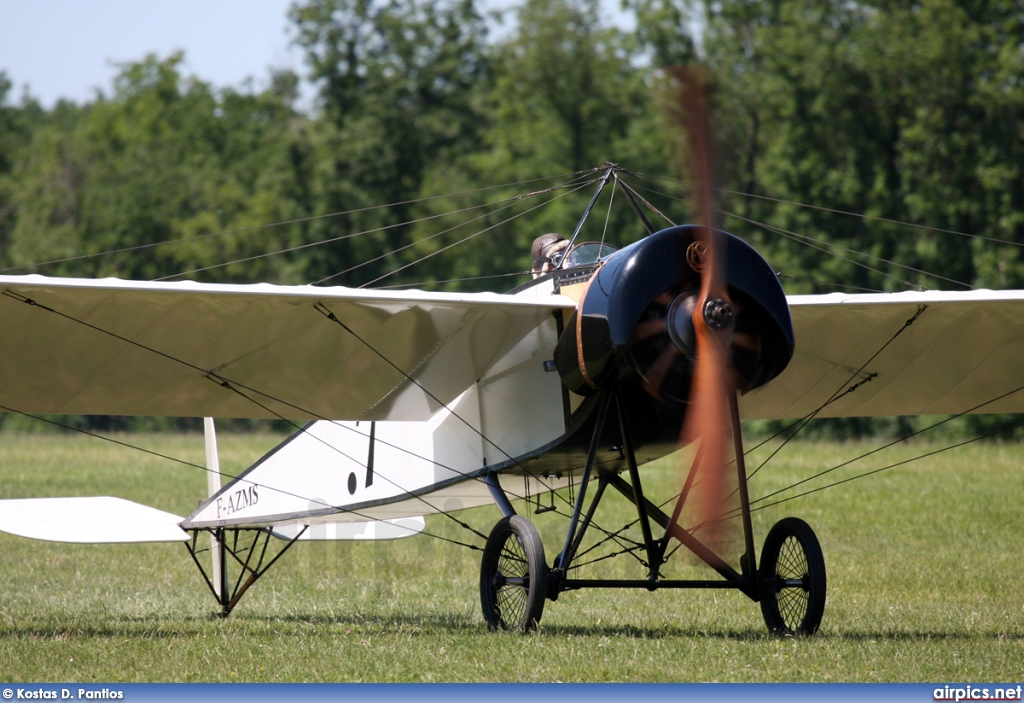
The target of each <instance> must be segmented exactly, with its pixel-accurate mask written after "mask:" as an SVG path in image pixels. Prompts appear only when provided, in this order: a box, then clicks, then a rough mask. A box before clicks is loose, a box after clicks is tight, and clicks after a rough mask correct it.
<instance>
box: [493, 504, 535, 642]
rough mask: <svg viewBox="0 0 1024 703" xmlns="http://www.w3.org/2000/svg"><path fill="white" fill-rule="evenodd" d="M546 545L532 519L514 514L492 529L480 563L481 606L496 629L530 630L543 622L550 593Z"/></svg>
mask: <svg viewBox="0 0 1024 703" xmlns="http://www.w3.org/2000/svg"><path fill="white" fill-rule="evenodd" d="M547 583H548V567H547V562H545V560H544V545H543V544H541V541H540V535H539V534H538V533H537V528H535V527H534V526H533V524H532V523H531V522H529V521H528V520H526V519H524V518H522V517H520V516H519V515H513V516H511V517H506V518H503V519H502V520H500V521H499V522H498V524H497V525H495V526H494V529H493V530H491V534H490V536H489V537H488V538H487V545H486V546H485V547H484V558H483V561H482V563H481V566H480V605H481V606H483V610H484V620H486V621H487V625H488V626H489V627H490V628H491V629H493V630H496V629H498V628H501V629H503V630H518V631H519V632H528V631H530V630H532V629H534V628H535V627H536V626H537V623H539V622H540V616H541V614H542V613H543V612H544V598H545V596H546V594H547Z"/></svg>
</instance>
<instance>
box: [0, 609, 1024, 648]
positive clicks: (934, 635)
mask: <svg viewBox="0 0 1024 703" xmlns="http://www.w3.org/2000/svg"><path fill="white" fill-rule="evenodd" d="M218 623H223V625H218ZM275 625H277V626H284V627H285V629H284V630H281V631H276V632H275V634H277V635H283V636H290V635H293V634H294V635H305V634H307V632H308V630H307V629H306V628H308V627H310V626H313V627H330V628H336V629H337V630H338V631H339V633H340V632H342V631H345V630H353V631H356V632H359V633H366V632H374V633H377V634H388V633H394V634H402V635H409V634H413V635H423V636H430V635H435V634H438V633H444V634H465V635H480V636H493V637H537V638H542V639H544V638H551V639H560V638H571V637H579V638H581V639H583V638H639V639H651V640H664V639H685V638H688V639H718V640H723V641H731V642H765V641H771V640H775V639H782V640H791V639H797V640H800V641H804V642H808V643H812V642H822V643H829V644H840V643H843V642H849V643H862V642H927V641H936V642H967V641H998V640H1005V641H1008V642H1024V633H1020V632H1010V633H1007V632H943V631H939V630H920V629H918V630H884V631H882V630H879V631H871V630H844V631H826V632H824V633H818V634H816V635H813V636H811V637H797V638H792V637H783V638H777V637H775V636H774V635H771V634H770V633H768V632H767V630H765V629H764V628H760V627H756V628H729V627H724V628H707V627H702V628H697V627H685V626H673V625H668V626H665V625H661V626H654V625H652V626H643V625H641V626H638V625H636V624H622V625H616V624H608V623H602V624H594V625H560V624H553V625H549V626H545V625H543V624H542V625H541V626H540V628H539V629H538V631H537V632H533V633H529V634H521V633H515V632H493V633H492V632H489V631H488V629H487V627H486V626H485V625H484V623H483V622H481V621H480V620H479V619H478V618H476V617H470V616H468V615H462V614H457V613H440V614H438V613H431V614H417V613H408V614H405V613H403V614H358V613H340V614H319V613H314V614H302V613H291V614H282V615H266V614H260V613H236V614H233V615H231V616H230V617H228V618H222V617H220V616H219V615H218V614H217V613H215V612H206V613H197V614H195V615H190V616H184V617H182V616H166V615H158V614H153V615H141V616H137V615H116V616H111V617H109V618H107V619H105V620H101V619H100V618H95V617H90V618H89V621H88V622H85V621H71V622H67V621H61V622H58V621H56V620H55V619H46V620H36V621H34V622H22V623H17V624H15V623H10V622H8V623H6V624H5V625H4V626H3V627H2V628H0V637H5V638H32V639H45V640H57V641H60V640H73V639H75V638H79V637H96V638H120V639H149V640H153V639H157V640H163V639H167V640H170V639H179V638H190V637H197V636H203V635H206V634H209V632H210V631H211V628H213V629H215V630H216V629H223V628H235V629H237V630H238V632H235V634H236V635H244V634H245V631H246V630H248V629H250V628H251V629H253V634H254V635H256V634H259V633H262V632H265V631H266V628H267V627H270V626H275ZM346 634H347V632H346Z"/></svg>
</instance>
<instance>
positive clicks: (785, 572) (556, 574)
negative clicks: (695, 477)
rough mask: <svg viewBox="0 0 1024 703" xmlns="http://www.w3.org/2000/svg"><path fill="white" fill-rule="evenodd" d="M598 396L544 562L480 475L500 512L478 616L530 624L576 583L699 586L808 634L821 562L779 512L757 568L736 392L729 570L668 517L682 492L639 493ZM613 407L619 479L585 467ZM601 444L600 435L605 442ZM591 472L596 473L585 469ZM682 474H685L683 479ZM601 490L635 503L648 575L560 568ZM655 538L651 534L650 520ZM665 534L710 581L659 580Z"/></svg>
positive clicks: (789, 630) (624, 425)
mask: <svg viewBox="0 0 1024 703" xmlns="http://www.w3.org/2000/svg"><path fill="white" fill-rule="evenodd" d="M606 393H607V395H606V397H604V398H601V399H600V401H599V407H600V409H599V411H598V421H597V423H596V426H595V429H594V437H593V440H592V441H591V443H590V449H589V451H588V455H587V461H586V464H585V466H584V469H583V471H582V473H581V477H580V484H579V487H578V489H577V492H576V501H575V504H574V506H573V512H572V519H571V520H570V524H569V530H568V535H567V536H566V541H565V547H564V548H563V550H562V551H561V552H560V554H559V555H558V557H557V558H556V560H555V566H554V567H553V568H551V569H549V568H548V566H547V563H546V561H545V557H544V547H543V545H542V544H541V540H540V535H539V534H538V533H537V530H536V528H535V527H534V526H533V525H532V524H531V523H530V522H529V521H528V520H526V519H525V518H524V517H521V516H519V515H516V514H515V513H514V509H513V508H512V505H511V503H510V502H509V501H508V499H507V497H506V496H505V495H504V494H503V493H502V492H501V489H500V485H499V484H498V482H497V480H496V478H493V477H492V480H491V481H490V482H489V485H490V486H491V489H492V491H494V492H495V493H496V494H497V495H496V498H498V501H497V502H498V504H499V507H501V509H502V511H503V512H504V513H505V517H504V518H503V519H502V520H501V521H499V522H498V524H497V525H495V527H494V529H493V530H492V532H491V535H490V537H489V538H488V539H487V545H486V547H485V549H484V556H483V562H482V564H481V569H480V603H481V605H482V607H483V614H484V619H485V620H486V621H487V624H488V626H489V627H491V628H492V629H506V630H518V631H521V632H526V631H529V630H533V629H534V628H536V627H537V624H538V623H539V622H540V619H541V615H542V614H543V612H544V599H545V598H546V597H547V598H550V599H551V600H555V599H556V598H557V597H558V594H559V593H561V592H563V591H570V590H576V589H581V588H643V589H646V590H650V591H653V590H658V589H662V588H700V589H734V590H738V591H740V592H742V593H744V594H745V595H746V596H747V597H749V598H750V599H751V600H753V601H755V602H760V604H761V612H762V615H763V616H764V621H765V624H766V625H767V626H768V629H769V630H770V631H771V632H772V633H774V634H777V635H812V634H814V633H815V632H817V630H818V628H819V626H820V625H821V619H822V615H823V613H824V610H825V588H826V577H825V560H824V557H823V556H822V552H821V546H820V545H819V543H818V538H817V537H816V536H815V534H814V531H813V530H812V529H811V528H810V526H808V525H807V523H806V522H804V521H803V520H800V519H798V518H794V517H788V518H785V519H783V520H780V521H779V522H778V523H776V524H775V525H774V526H773V527H772V529H771V530H770V531H769V532H768V536H767V537H766V538H765V542H764V547H763V548H762V553H761V563H760V568H758V567H757V566H756V563H757V562H756V557H755V555H754V538H753V528H752V526H751V517H750V500H749V497H748V494H747V476H746V467H745V466H744V463H743V448H742V443H741V441H740V438H739V431H740V428H739V414H738V410H737V404H736V397H735V395H732V396H731V397H730V404H731V409H732V413H731V415H732V420H733V437H734V438H735V455H736V472H737V479H738V482H739V488H738V491H737V492H738V494H739V502H740V508H739V517H740V523H741V525H742V529H743V545H744V550H745V552H744V554H743V555H742V556H741V557H740V559H739V571H737V570H736V569H735V568H734V567H733V566H731V565H730V564H729V563H728V562H727V561H726V560H725V559H723V558H722V557H721V556H719V555H718V554H717V553H716V552H715V551H714V549H713V548H712V547H711V546H709V545H708V544H705V543H704V542H702V541H701V540H700V539H699V538H698V537H697V536H696V534H695V533H694V532H691V531H689V530H686V529H684V528H683V527H682V526H681V525H680V524H679V522H678V518H679V515H680V510H681V503H682V501H685V492H684V495H683V497H682V498H681V499H680V504H677V506H676V509H675V510H674V511H673V514H672V515H671V516H670V515H668V514H666V513H665V512H664V511H662V509H661V508H660V507H659V506H657V505H655V504H654V503H652V502H651V501H650V500H648V499H647V498H645V497H644V493H643V490H642V488H641V484H640V474H639V471H638V467H637V463H636V457H635V454H634V451H633V442H632V439H631V437H630V431H629V427H628V422H627V415H626V413H625V411H624V409H623V405H622V403H621V401H620V399H618V398H617V397H615V395H614V391H608V392H606ZM611 406H614V407H615V408H616V409H617V413H618V419H619V428H620V437H619V439H621V443H620V445H619V446H621V447H622V453H623V456H624V458H625V460H626V462H627V465H628V474H626V475H628V477H629V480H628V481H627V480H626V478H625V477H624V476H623V475H620V474H619V473H618V472H610V473H603V474H600V473H598V472H596V471H594V466H595V459H596V456H597V451H598V447H599V446H601V444H602V442H601V440H602V434H603V433H604V429H605V423H606V419H607V418H606V416H607V411H608V410H609V409H610V407H611ZM605 443H607V442H605ZM595 474H596V475H595ZM592 478H597V480H598V485H597V489H596V490H595V491H593V497H592V498H590V501H589V504H587V505H585V502H586V499H587V493H588V492H587V487H588V484H589V482H590V481H591V479H592ZM691 478H692V476H691ZM608 487H611V488H614V489H615V490H616V491H618V492H619V493H620V494H622V495H623V496H625V497H626V498H627V499H628V500H629V501H630V502H631V503H633V505H634V506H635V507H636V510H637V521H638V523H639V525H640V529H641V531H642V533H643V542H642V549H643V551H644V552H645V554H646V555H647V560H646V563H647V567H648V569H649V574H648V577H647V578H646V579H574V578H569V570H570V567H571V566H572V565H573V560H574V558H575V555H576V554H577V551H578V549H579V547H580V545H581V543H582V540H583V537H584V534H585V533H586V532H587V528H588V527H589V526H590V525H591V524H592V518H593V516H594V513H595V512H596V510H597V507H598V504H599V503H600V502H601V498H602V497H603V496H604V495H605V489H606V488H608ZM655 525H657V526H659V527H660V528H661V529H662V530H663V535H662V536H661V537H660V538H658V537H655V536H654V534H655V533H654V526H655ZM670 540H675V541H677V542H679V543H681V544H682V546H684V547H686V548H687V549H688V550H689V551H691V552H693V553H694V554H695V555H696V556H697V557H698V558H699V559H700V560H701V561H703V562H704V563H706V564H707V565H708V566H710V567H711V568H712V569H714V570H715V571H716V572H717V573H718V574H719V576H721V579H719V580H673V579H663V578H661V566H662V564H663V563H664V562H665V561H666V559H667V555H668V554H670V552H669V550H668V546H669V542H670Z"/></svg>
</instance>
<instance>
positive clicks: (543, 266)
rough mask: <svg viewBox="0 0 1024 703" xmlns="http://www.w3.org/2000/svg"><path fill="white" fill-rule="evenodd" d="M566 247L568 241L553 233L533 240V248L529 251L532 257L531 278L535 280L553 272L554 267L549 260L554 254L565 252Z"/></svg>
mask: <svg viewBox="0 0 1024 703" xmlns="http://www.w3.org/2000/svg"><path fill="white" fill-rule="evenodd" d="M567 246H569V242H568V240H566V239H565V237H563V236H562V235H560V234H555V233H554V232H549V233H548V234H542V235H541V236H539V237H537V238H536V239H534V240H533V247H532V248H531V250H530V253H531V254H532V255H533V277H534V278H537V277H538V276H541V275H543V274H545V273H547V272H549V271H551V270H553V269H554V268H555V267H554V264H552V262H551V259H552V258H554V256H555V255H556V254H560V253H561V252H563V251H565V248H566V247H567Z"/></svg>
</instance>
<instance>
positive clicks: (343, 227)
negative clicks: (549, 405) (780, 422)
mask: <svg viewBox="0 0 1024 703" xmlns="http://www.w3.org/2000/svg"><path fill="white" fill-rule="evenodd" d="M623 8H624V9H625V10H626V11H627V12H630V13H632V15H633V17H635V18H636V29H635V30H631V31H627V30H624V29H622V28H618V27H615V26H610V25H609V24H607V23H606V22H604V21H603V20H602V17H601V15H600V12H599V4H598V2H597V0H525V1H524V2H523V3H522V4H521V5H520V6H519V7H518V9H516V10H515V11H514V12H510V13H506V15H508V14H511V15H514V17H505V19H506V20H514V21H512V22H511V23H508V24H504V25H501V26H502V27H503V28H504V29H503V31H502V32H500V33H499V34H498V36H496V37H494V38H491V37H490V35H489V30H491V29H493V28H494V27H495V26H496V25H495V21H494V20H493V18H490V19H489V18H488V17H485V15H484V13H483V9H482V4H481V3H480V2H478V0H416V1H415V2H409V1H401V2H400V1H399V0H297V1H296V2H295V3H294V5H293V6H292V9H291V11H290V13H289V19H290V21H291V23H292V32H293V37H294V40H295V42H296V43H297V45H299V46H300V47H302V49H303V50H304V52H305V54H306V57H307V65H308V73H307V74H306V75H304V76H301V77H300V76H297V75H294V74H291V73H287V72H283V73H275V74H272V75H269V76H266V77H265V79H264V80H257V81H254V82H251V83H250V84H249V86H248V87H246V88H241V89H239V88H220V87H216V86H213V85H210V84H209V83H206V82H204V81H203V80H202V79H201V78H199V77H197V76H191V75H186V74H185V73H184V72H183V68H182V64H183V57H182V56H181V55H172V56H168V57H163V58H161V57H157V56H147V57H145V58H143V59H141V60H140V61H139V62H137V63H132V64H126V65H124V66H122V67H121V71H120V73H119V75H118V76H117V78H116V80H115V81H114V84H113V86H112V87H111V89H110V90H109V92H104V93H98V94H97V96H96V97H95V99H94V100H92V101H91V102H88V103H85V104H74V103H70V102H61V103H59V104H57V105H56V106H54V107H53V108H52V109H44V108H43V107H41V106H40V105H39V104H38V103H37V102H36V101H35V100H33V99H32V98H31V96H26V97H23V98H21V99H20V102H16V101H15V100H14V99H13V97H12V95H11V79H12V78H17V77H15V76H6V75H4V74H3V73H2V72H0V271H2V272H4V273H24V272H40V273H46V274H50V275H80V276H105V275H116V276H120V277H126V278H139V279H159V278H168V277H185V278H193V279H197V280H217V281H225V280H226V281H274V282H286V283H324V284H340V285H367V284H373V285H402V284H405V285H408V284H418V285H437V286H441V287H459V288H463V289H465V288H490V289H495V290H501V289H506V288H509V287H511V286H512V285H514V284H515V283H516V282H518V280H519V279H516V278H496V279H495V278H494V277H496V276H500V275H501V274H508V273H511V272H521V271H523V270H524V269H526V268H528V252H529V244H530V241H531V240H532V239H533V237H535V236H536V235H538V234H540V233H543V232H548V231H561V232H566V231H568V230H571V228H572V227H573V226H574V225H575V223H576V220H577V219H578V218H579V215H580V212H581V211H582V207H583V205H584V204H585V203H586V200H587V199H588V198H589V196H590V193H591V190H589V189H588V190H585V191H580V192H576V193H569V192H568V191H567V190H561V191H552V193H549V194H548V195H547V199H548V200H551V201H552V202H551V203H550V204H549V205H548V206H546V207H544V208H542V209H538V210H537V211H535V212H530V213H529V214H528V215H527V217H524V218H521V219H519V220H515V221H514V222H513V223H512V224H511V225H506V226H501V225H503V223H505V222H506V220H508V219H509V218H510V217H511V215H512V214H514V213H516V212H523V211H526V210H530V209H531V208H532V207H533V202H532V200H531V198H530V197H519V198H518V199H517V197H516V196H523V195H524V194H530V193H535V192H538V191H542V190H544V189H545V188H549V187H552V186H556V185H559V184H563V183H567V182H569V181H570V180H571V177H570V176H568V175H563V176H561V177H559V178H556V179H555V180H539V181H534V179H543V178H546V177H552V176H559V174H573V173H577V172H581V171H586V170H588V169H591V168H593V167H596V166H600V165H601V164H603V163H604V162H606V161H613V162H616V163H620V164H621V165H622V166H623V167H625V168H627V169H630V170H632V171H637V172H641V173H648V174H653V175H655V176H659V177H664V176H669V175H673V174H676V173H678V172H679V171H680V170H683V169H680V168H678V160H677V159H676V158H675V156H674V155H676V154H678V152H679V149H678V148H677V144H678V143H679V141H680V140H679V139H678V132H679V129H680V128H679V124H678V122H677V121H676V120H675V119H674V118H673V117H672V110H671V109H668V108H671V106H672V105H673V104H674V103H675V98H674V97H673V95H672V91H671V81H670V80H669V79H668V78H667V76H666V73H665V72H664V71H661V70H660V69H661V68H663V67H666V66H671V65H678V64H683V63H694V62H700V63H704V64H706V65H707V66H709V67H710V69H711V72H712V74H713V75H714V76H715V77H716V81H717V85H718V91H717V104H718V110H717V113H716V117H715V126H716V131H717V132H718V135H717V136H718V140H719V146H718V154H719V163H720V166H721V168H720V170H721V173H720V174H719V182H720V183H721V184H722V186H723V190H722V198H721V209H722V211H723V212H724V213H725V216H724V225H725V227H726V228H727V229H729V230H730V231H733V232H735V233H736V234H738V235H740V236H742V237H744V238H747V239H748V240H750V241H751V242H752V243H754V244H755V245H756V246H758V247H759V248H760V249H761V250H762V251H763V253H765V255H766V257H767V258H768V259H769V260H770V261H772V263H773V265H774V266H776V267H777V269H778V270H779V271H780V272H781V274H782V276H783V279H784V282H785V284H786V286H787V289H788V290H790V291H791V292H820V291H830V290H836V289H846V290H893V289H902V288H907V287H913V286H924V287H929V288H961V289H962V288H965V287H993V288H999V287H1019V286H1021V285H1024V265H1022V262H1021V261H1020V259H1021V253H1020V247H1021V246H1022V245H1024V173H1022V169H1024V84H1022V80H1021V76H1024V51H1022V49H1021V46H1022V45H1024V15H1022V13H1021V12H1020V9H1019V6H1018V3H1014V2H1010V1H1009V0H991V1H987V2H986V1H984V0H924V1H922V2H914V3H900V2H890V1H888V0H875V1H874V2H838V1H831V0H830V1H828V2H820V1H818V0H814V1H812V0H719V1H716V2H699V1H698V0H623ZM302 80H306V81H309V82H311V83H312V84H313V85H314V86H315V89H316V91H317V93H316V95H317V97H316V100H315V105H314V106H313V107H312V108H306V109H300V107H299V105H300V100H299V86H300V81H302ZM256 85H259V86H262V87H259V88H254V87H253V86H256ZM644 183H645V185H646V187H647V188H648V190H647V191H642V192H643V193H644V195H645V197H648V198H650V199H652V200H653V201H655V202H656V203H658V204H659V207H660V208H661V209H662V210H663V211H664V212H665V214H666V215H667V216H669V217H670V218H671V219H673V220H676V221H679V220H684V219H686V203H685V200H683V199H681V198H676V197H674V193H678V192H680V191H685V187H683V188H682V189H680V187H679V186H678V185H677V184H676V183H674V182H672V181H669V180H652V181H647V182H644ZM500 184H519V185H513V186H509V187H505V188H498V189H493V190H480V189H481V188H484V187H485V186H494V185H500ZM456 192H461V193H462V195H460V196H459V197H457V198H452V199H434V198H433V197H432V196H435V195H438V194H441V193H456ZM556 196H557V197H556ZM563 196H564V197H563ZM488 203H491V205H488ZM495 203H498V205H495ZM385 205H390V206H389V207H381V206H385ZM452 210H460V211H461V213H460V214H459V215H455V216H446V215H445V213H447V212H450V211H452ZM626 214H628V213H626ZM616 217H617V216H616ZM467 223H469V224H467ZM903 223H912V224H913V225H914V226H908V225H906V224H903ZM608 231H611V232H614V233H618V234H617V235H616V236H622V237H625V238H630V237H632V233H633V232H636V231H637V230H636V224H635V221H629V223H628V224H627V221H626V220H625V219H614V217H613V218H612V219H611V220H610V222H609V226H608ZM477 235H480V236H477ZM463 239H469V240H471V241H472V244H473V245H474V246H472V247H470V246H468V245H467V246H453V245H454V244H456V242H459V241H461V240H463ZM108 252H116V253H108ZM423 257H428V258H426V259H425V260H423V261H422V262H420V263H418V264H416V265H415V266H409V265H410V264H411V263H412V262H416V261H419V260H420V259H422V258H423ZM453 279H461V280H458V281H454V282H451V281H453ZM446 281H449V282H448V283H445V282H446Z"/></svg>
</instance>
